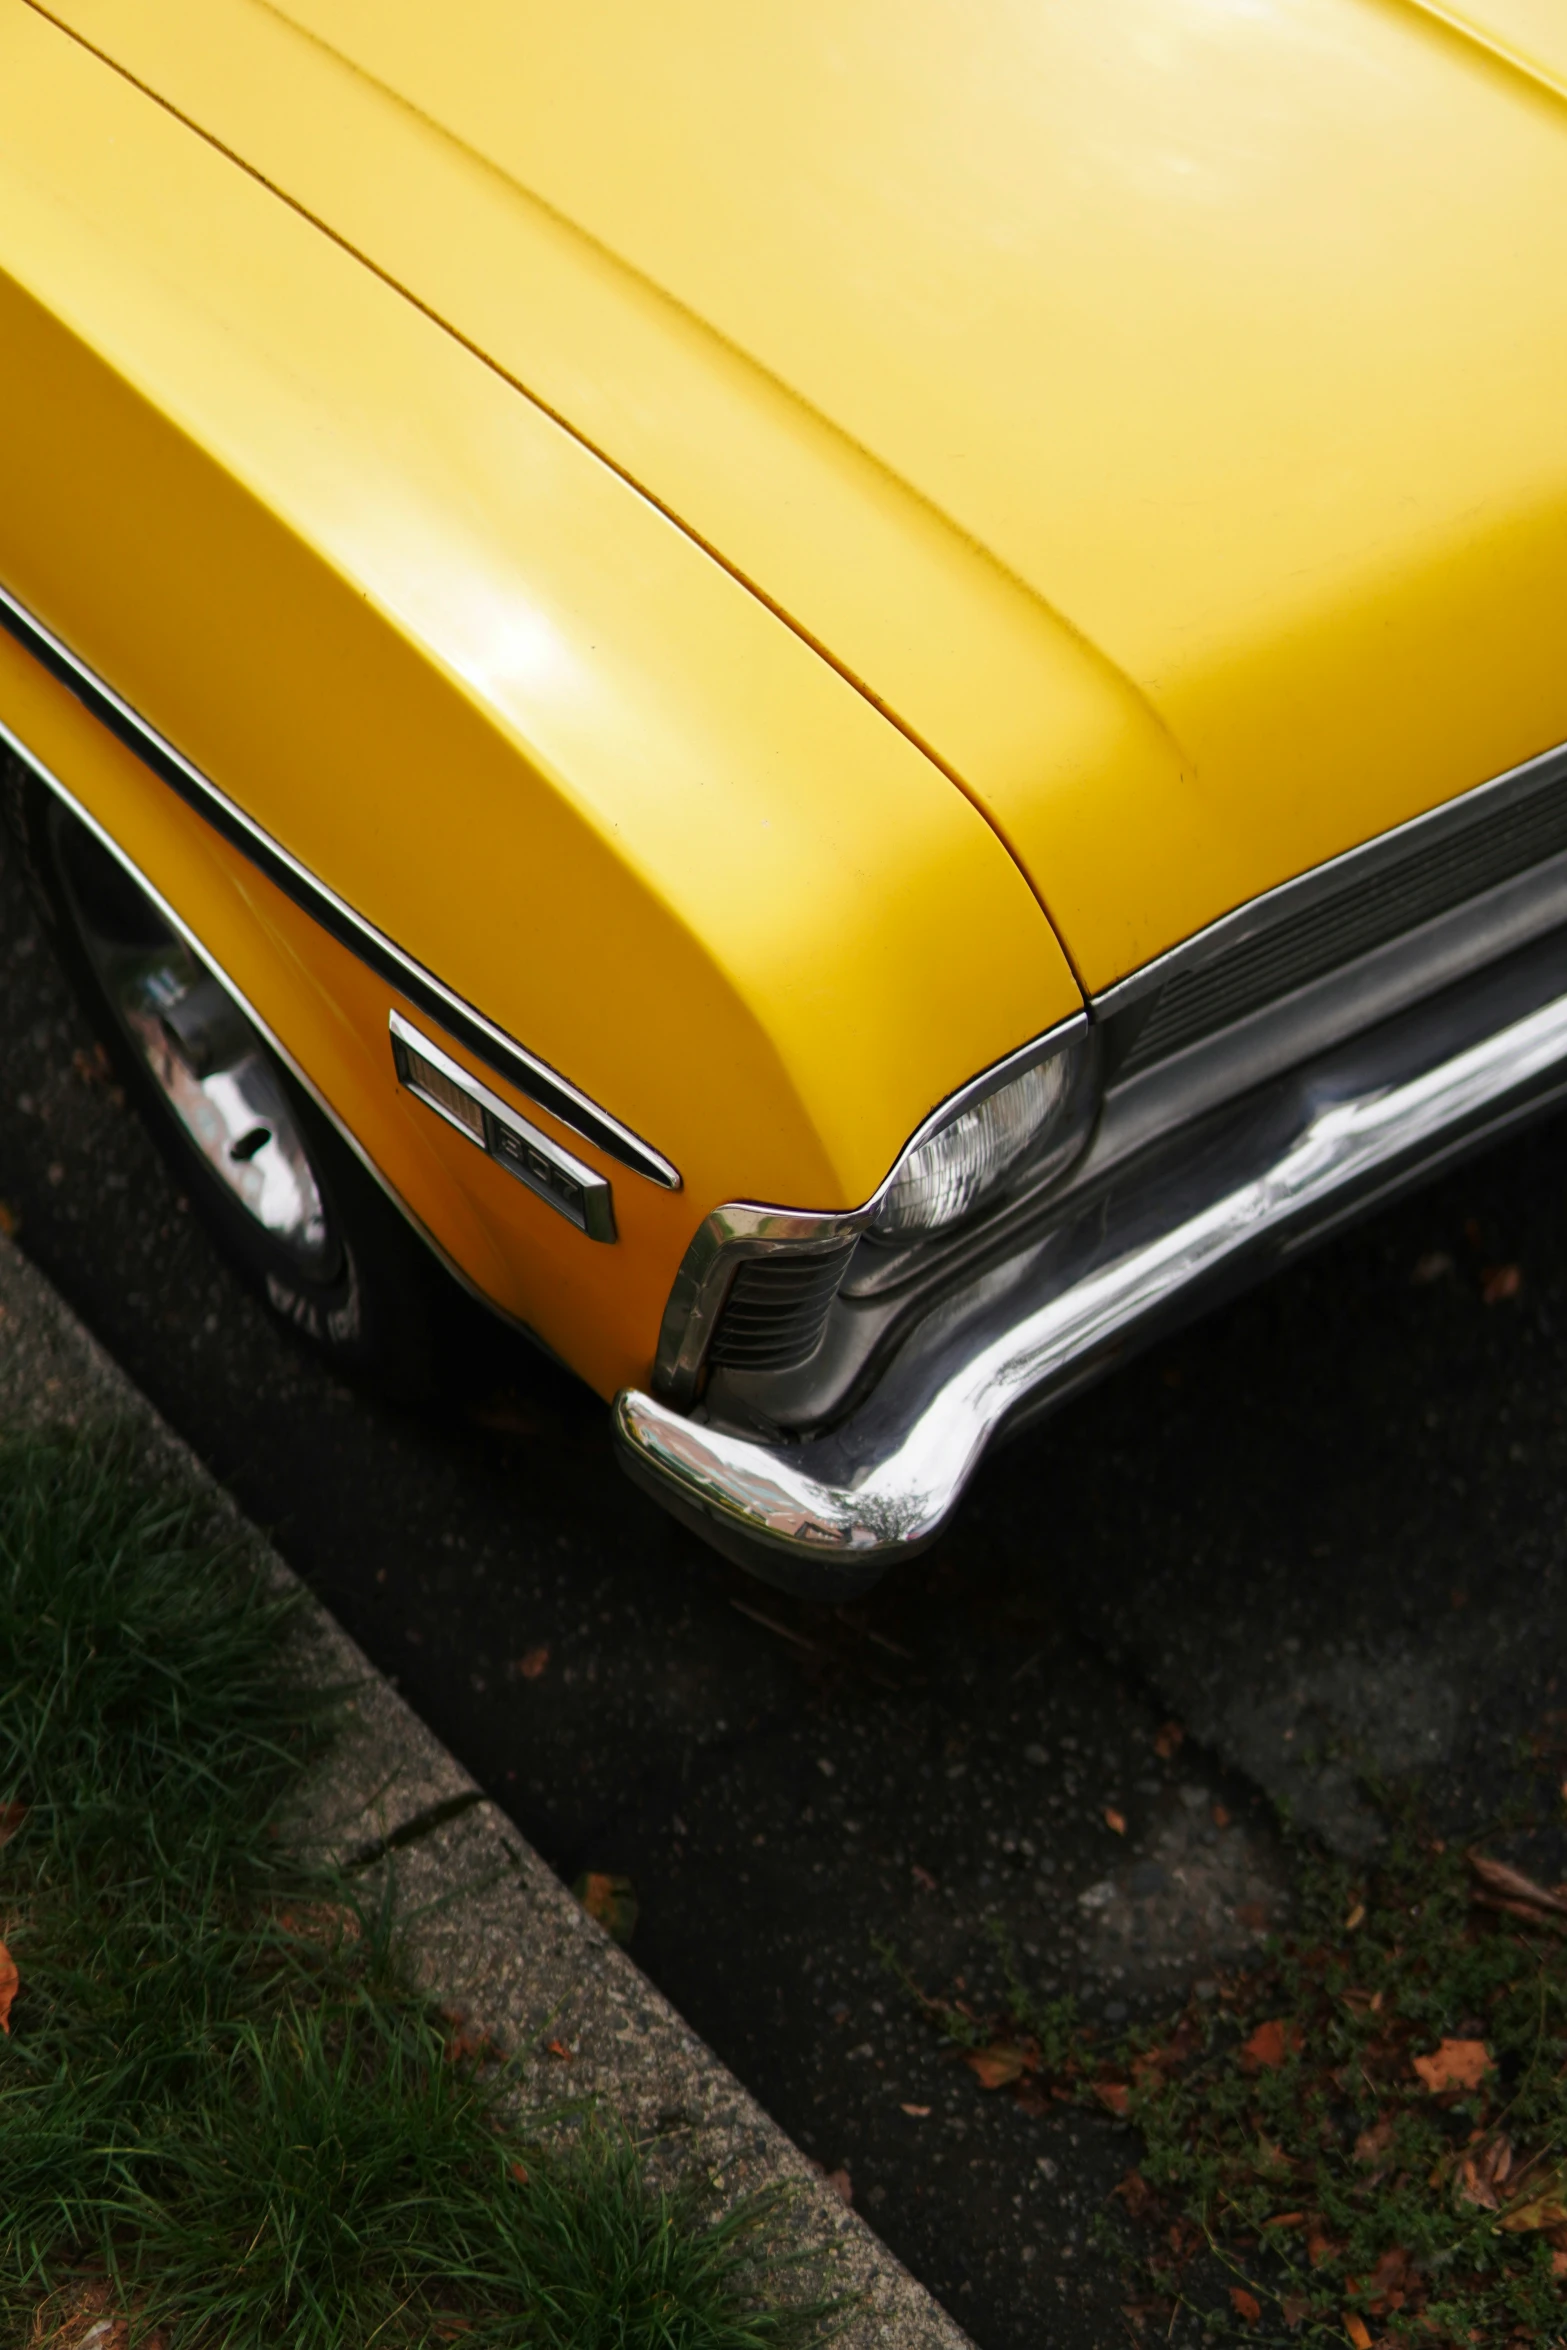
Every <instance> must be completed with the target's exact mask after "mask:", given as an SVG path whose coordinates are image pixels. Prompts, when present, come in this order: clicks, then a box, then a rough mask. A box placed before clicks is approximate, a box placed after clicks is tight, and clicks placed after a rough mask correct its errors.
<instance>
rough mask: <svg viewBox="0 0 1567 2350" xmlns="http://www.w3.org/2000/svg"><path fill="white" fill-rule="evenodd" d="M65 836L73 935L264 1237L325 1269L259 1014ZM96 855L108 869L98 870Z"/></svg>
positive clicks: (331, 1258) (93, 850)
mask: <svg viewBox="0 0 1567 2350" xmlns="http://www.w3.org/2000/svg"><path fill="white" fill-rule="evenodd" d="M56 837H57V838H61V836H60V835H58V834H57V836H56ZM61 846H62V848H63V849H64V850H65V852H66V853H65V855H64V857H63V858H62V865H63V868H64V875H65V879H66V883H67V894H68V896H69V898H70V902H71V910H72V912H73V914H74V915H75V917H76V928H77V935H78V936H79V938H80V939H81V942H82V944H83V946H84V947H85V948H86V951H87V955H88V958H89V960H90V961H91V963H92V965H93V968H94V970H95V972H96V973H97V976H98V979H99V982H100V983H101V985H102V987H103V991H104V993H105V995H106V996H107V997H108V1000H109V1003H110V1006H111V1007H112V1009H113V1011H114V1015H115V1018H116V1019H117V1021H118V1022H119V1025H120V1027H121V1028H122V1029H123V1031H124V1033H125V1035H126V1037H127V1038H128V1040H129V1042H130V1044H131V1045H132V1047H133V1048H134V1050H135V1052H136V1055H137V1057H138V1059H139V1060H140V1062H141V1064H142V1066H143V1068H144V1069H145V1070H146V1072H147V1074H148V1076H149V1077H150V1078H151V1079H152V1082H153V1084H154V1085H155V1086H156V1087H157V1089H158V1091H159V1093H160V1094H161V1095H162V1096H163V1099H164V1101H165V1103H166V1104H167V1106H168V1108H169V1111H170V1113H171V1114H172V1116H173V1117H174V1118H175V1120H176V1121H177V1122H178V1124H179V1126H180V1127H181V1128H182V1129H183V1131H184V1133H185V1136H186V1138H187V1140H188V1141H189V1142H190V1144H191V1146H192V1148H193V1149H194V1150H195V1151H196V1153H197V1154H198V1156H199V1157H200V1158H201V1159H202V1160H203V1162H204V1163H205V1165H206V1167H207V1168H208V1170H209V1172H210V1173H211V1174H212V1175H213V1176H215V1177H216V1179H217V1181H218V1182H219V1183H221V1184H222V1186H223V1188H224V1190H225V1191H226V1192H227V1193H228V1194H229V1196H230V1198H231V1199H233V1200H234V1202H235V1203H236V1205H237V1206H239V1207H240V1208H242V1209H243V1210H244V1212H245V1214H246V1215H247V1216H249V1217H250V1218H251V1219H252V1221H253V1222H254V1223H255V1224H256V1225H257V1226H258V1227H259V1229H260V1230H261V1231H262V1232H264V1233H265V1234H266V1235H267V1237H268V1239H269V1240H271V1241H272V1242H274V1243H275V1244H276V1245H277V1246H278V1247H280V1248H281V1249H283V1250H284V1252H285V1253H286V1254H287V1255H288V1256H289V1257H290V1258H291V1259H292V1260H293V1262H294V1264H295V1265H296V1266H297V1267H298V1268H299V1270H300V1271H301V1272H303V1273H306V1274H309V1275H311V1276H312V1277H313V1278H314V1279H316V1280H318V1281H319V1280H329V1279H330V1278H331V1277H332V1275H333V1273H334V1272H335V1271H336V1269H337V1265H338V1263H339V1261H340V1258H341V1253H342V1252H341V1249H340V1247H339V1244H338V1240H337V1236H336V1234H335V1233H334V1232H333V1230H332V1227H331V1223H330V1220H329V1218H328V1216H327V1212H326V1206H325V1202H324V1200H323V1198H322V1195H321V1187H320V1184H319V1183H318V1181H317V1179H316V1172H315V1168H314V1166H313V1165H312V1163H311V1158H310V1152H309V1148H308V1146H307V1144H306V1141H305V1137H304V1134H303V1132H302V1131H301V1128H300V1125H299V1121H298V1119H297V1117H296V1116H295V1114H294V1111H293V1109H292V1107H291V1105H290V1103H289V1100H288V1097H287V1095H286V1094H285V1092H284V1090H283V1087H282V1085H281V1084H280V1083H279V1080H278V1074H277V1070H276V1067H275V1064H274V1062H273V1059H272V1056H271V1054H270V1052H269V1051H268V1049H267V1047H266V1045H265V1043H264V1042H263V1041H262V1039H261V1037H260V1036H259V1035H258V1034H257V1032H256V1029H255V1027H254V1025H253V1024H252V1022H251V1021H249V1020H248V1019H247V1018H246V1017H245V1014H244V1013H243V1012H242V1011H241V1009H240V1007H239V1005H238V1004H237V1003H236V1002H235V1001H234V998H233V997H232V996H231V995H230V994H229V992H228V989H227V988H226V987H225V986H224V985H223V983H222V981H221V980H219V979H216V978H214V976H213V974H212V973H211V972H210V971H209V970H208V969H207V967H206V965H205V964H204V963H202V962H201V961H200V960H199V959H198V957H197V956H195V955H194V954H192V952H191V951H190V949H189V948H188V947H187V946H186V945H185V944H184V942H183V940H181V939H178V938H176V937H174V936H173V935H172V933H171V932H170V931H169V929H168V927H167V925H166V924H165V923H164V921H163V920H162V918H161V916H160V915H159V913H158V911H157V908H156V907H155V906H154V905H153V904H152V902H151V900H150V899H149V898H148V897H147V896H146V895H145V893H144V892H142V891H141V890H139V889H137V888H136V887H135V885H134V883H132V882H131V881H130V879H129V877H128V876H127V875H125V874H123V873H122V872H120V871H119V869H118V868H117V867H113V866H112V865H110V863H109V860H108V858H107V854H106V852H105V851H104V850H102V849H101V848H99V846H98V844H97V843H96V842H94V841H91V840H90V839H89V838H88V837H87V836H85V835H77V834H76V833H75V829H74V827H73V828H72V833H71V835H70V836H69V837H68V838H62V839H61ZM73 851H74V854H73V853H72V852H73ZM99 859H102V860H104V866H105V868H106V872H97V873H95V866H96V862H97V860H99ZM106 881H107V885H108V886H107V887H106V886H105V882H106ZM100 909H101V910H100ZM128 912H129V919H127V913H128Z"/></svg>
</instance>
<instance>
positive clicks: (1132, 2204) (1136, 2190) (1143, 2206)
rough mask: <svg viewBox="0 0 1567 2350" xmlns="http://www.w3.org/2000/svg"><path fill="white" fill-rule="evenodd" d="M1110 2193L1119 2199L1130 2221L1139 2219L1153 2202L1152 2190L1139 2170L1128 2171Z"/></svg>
mask: <svg viewBox="0 0 1567 2350" xmlns="http://www.w3.org/2000/svg"><path fill="white" fill-rule="evenodd" d="M1110 2192H1111V2194H1112V2195H1118V2196H1119V2197H1120V2199H1121V2201H1122V2202H1123V2203H1124V2204H1125V2205H1126V2209H1127V2215H1128V2217H1129V2218H1131V2219H1141V2218H1142V2216H1143V2213H1144V2212H1145V2211H1146V2210H1147V2209H1148V2206H1149V2204H1150V2203H1152V2202H1153V2200H1154V2192H1153V2189H1152V2188H1151V2187H1150V2186H1149V2184H1148V2181H1147V2180H1146V2179H1145V2178H1144V2177H1143V2174H1142V2172H1141V2171H1140V2170H1129V2171H1128V2172H1127V2174H1126V2176H1125V2178H1124V2179H1122V2180H1121V2182H1120V2184H1119V2185H1118V2186H1115V2187H1112V2188H1111V2190H1110Z"/></svg>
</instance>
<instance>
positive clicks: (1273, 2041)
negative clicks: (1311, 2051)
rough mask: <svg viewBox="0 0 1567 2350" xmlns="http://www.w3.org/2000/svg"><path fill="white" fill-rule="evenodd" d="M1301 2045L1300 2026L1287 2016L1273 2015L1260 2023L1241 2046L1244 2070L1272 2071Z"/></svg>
mask: <svg viewBox="0 0 1567 2350" xmlns="http://www.w3.org/2000/svg"><path fill="white" fill-rule="evenodd" d="M1299 2046H1300V2026H1299V2024H1292V2023H1291V2022H1290V2021H1289V2019H1288V2018H1287V2017H1286V2016H1272V2017H1270V2018H1269V2020H1268V2022H1267V2023H1265V2024H1259V2025H1258V2026H1257V2029H1256V2030H1255V2031H1254V2032H1253V2034H1252V2036H1251V2038H1250V2039H1249V2040H1247V2041H1246V2042H1245V2043H1244V2045H1243V2046H1242V2048H1241V2069H1242V2071H1243V2072H1248V2073H1259V2072H1271V2071H1272V2070H1273V2069H1274V2067H1275V2066H1277V2065H1281V2064H1282V2063H1283V2062H1284V2059H1285V2058H1286V2056H1291V2055H1293V2054H1294V2052H1295V2050H1296V2049H1298V2048H1299Z"/></svg>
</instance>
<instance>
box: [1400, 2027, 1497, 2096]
mask: <svg viewBox="0 0 1567 2350" xmlns="http://www.w3.org/2000/svg"><path fill="white" fill-rule="evenodd" d="M1413 2062H1414V2068H1415V2071H1416V2072H1417V2073H1418V2074H1419V2076H1420V2078H1421V2080H1423V2081H1424V2083H1425V2085H1426V2087H1427V2088H1428V2089H1430V2090H1431V2091H1432V2092H1433V2093H1434V2094H1435V2095H1437V2096H1441V2095H1443V2094H1445V2092H1447V2091H1448V2090H1450V2089H1478V2088H1479V2086H1480V2083H1481V2082H1482V2081H1483V2080H1484V2079H1485V2076H1486V2074H1487V2073H1488V2072H1489V2071H1490V2070H1491V2051H1490V2050H1489V2048H1487V2046H1486V2044H1485V2042H1484V2041H1483V2040H1443V2041H1440V2042H1439V2043H1438V2045H1437V2047H1436V2048H1435V2049H1434V2050H1433V2051H1432V2053H1431V2054H1430V2055H1429V2056H1417V2057H1415V2058H1414V2059H1413Z"/></svg>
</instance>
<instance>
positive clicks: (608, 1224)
mask: <svg viewBox="0 0 1567 2350" xmlns="http://www.w3.org/2000/svg"><path fill="white" fill-rule="evenodd" d="M387 1025H388V1027H389V1029H390V1032H391V1038H392V1062H393V1065H394V1067H395V1068H396V1070H397V1076H398V1081H399V1083H400V1084H402V1085H403V1086H405V1087H406V1088H407V1090H408V1092H409V1093H411V1094H412V1095H413V1096H414V1099H415V1100H416V1101H421V1102H423V1103H424V1105H425V1107H426V1109H430V1110H433V1111H434V1112H435V1114H436V1116H437V1117H438V1118H444V1119H445V1121H446V1123H447V1125H448V1126H450V1127H453V1128H454V1129H455V1130H456V1132H457V1133H458V1134H460V1135H461V1136H462V1137H463V1139H464V1140H465V1141H466V1142H470V1143H472V1145H473V1147H474V1149H475V1150H480V1151H483V1153H484V1155H485V1157H486V1158H490V1159H493V1160H494V1161H495V1164H496V1165H497V1166H498V1167H504V1168H505V1170H506V1172H507V1174H508V1175H512V1176H515V1178H516V1180H517V1181H518V1182H519V1183H521V1184H524V1185H525V1186H526V1187H527V1189H528V1190H529V1191H531V1192H532V1193H533V1194H534V1195H535V1197H536V1198H538V1199H541V1200H543V1201H544V1203H545V1205H546V1206H547V1207H551V1208H553V1209H554V1210H555V1213H556V1215H557V1216H564V1217H565V1219H566V1221H567V1223H568V1224H574V1225H575V1226H576V1228H577V1230H578V1231H579V1232H584V1233H586V1235H587V1237H588V1239H589V1240H611V1241H612V1240H613V1239H614V1238H615V1208H614V1200H613V1197H612V1194H611V1191H610V1187H609V1184H608V1183H607V1181H606V1180H605V1178H604V1177H603V1176H602V1175H601V1174H599V1172H598V1170H597V1168H595V1167H588V1166H584V1164H583V1162H582V1161H581V1159H574V1158H573V1157H572V1155H571V1153H570V1151H563V1150H562V1149H561V1147H560V1144H559V1143H558V1142H552V1141H551V1140H550V1138H549V1136H548V1135H547V1134H542V1133H541V1132H540V1131H539V1129H538V1127H537V1126H530V1125H529V1123H528V1121H527V1119H526V1118H519V1117H518V1115H517V1113H516V1111H515V1110H514V1109H513V1108H512V1106H511V1104H510V1102H503V1101H502V1100H501V1098H500V1096H499V1095H498V1094H493V1093H491V1091H490V1089H489V1087H488V1086H487V1085H481V1084H480V1083H479V1081H478V1079H477V1078H476V1077H474V1076H473V1074H472V1072H471V1071H469V1070H467V1069H465V1068H464V1067H463V1066H462V1063H461V1062H460V1061H454V1060H453V1059H452V1057H451V1055H450V1054H449V1053H443V1052H442V1050H441V1048H440V1046H439V1045H438V1044H435V1043H433V1042H432V1041H431V1039H430V1038H429V1037H427V1036H426V1035H425V1034H424V1033H423V1031H422V1030H420V1029H418V1028H415V1027H414V1025H413V1023H412V1021H410V1020H405V1019H404V1018H403V1016H402V1014H401V1013H400V1012H389V1013H388V1014H387ZM417 1062H423V1063H425V1064H426V1065H427V1066H428V1067H429V1068H430V1070H431V1071H432V1073H433V1074H435V1075H438V1076H440V1077H444V1078H445V1080H446V1082H447V1084H448V1085H450V1086H451V1087H453V1088H454V1090H455V1091H456V1092H458V1093H460V1094H461V1095H462V1096H463V1098H464V1100H466V1101H468V1102H471V1103H472V1105H473V1109H474V1112H475V1116H476V1126H477V1131H476V1130H475V1127H474V1126H469V1125H466V1124H465V1123H464V1122H463V1120H462V1119H461V1118H459V1117H458V1116H457V1115H456V1114H455V1112H453V1111H452V1110H451V1109H449V1108H448V1107H447V1105H446V1103H445V1102H443V1101H441V1100H440V1099H439V1097H438V1096H437V1095H436V1094H435V1093H434V1092H432V1091H431V1090H430V1089H429V1088H428V1087H426V1086H424V1085H421V1084H420V1082H419V1074H418V1068H417V1066H416V1063H417ZM539 1160H542V1161H543V1162H544V1164H543V1165H542V1166H539V1165H537V1164H536V1162H537V1161H539Z"/></svg>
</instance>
